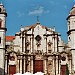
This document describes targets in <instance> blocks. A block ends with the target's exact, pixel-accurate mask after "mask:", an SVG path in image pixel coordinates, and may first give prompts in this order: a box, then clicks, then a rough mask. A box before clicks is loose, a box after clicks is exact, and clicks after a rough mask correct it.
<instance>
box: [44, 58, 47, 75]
mask: <svg viewBox="0 0 75 75" xmlns="http://www.w3.org/2000/svg"><path fill="white" fill-rule="evenodd" d="M44 72H45V74H47V58H46V57H45V59H44Z"/></svg>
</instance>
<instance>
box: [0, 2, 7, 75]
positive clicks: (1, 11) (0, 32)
mask: <svg viewBox="0 0 75 75" xmlns="http://www.w3.org/2000/svg"><path fill="white" fill-rule="evenodd" d="M6 17H7V13H6V10H5V8H4V6H3V4H2V3H0V69H2V70H4V57H5V36H6V30H7V29H6ZM0 75H1V73H0Z"/></svg>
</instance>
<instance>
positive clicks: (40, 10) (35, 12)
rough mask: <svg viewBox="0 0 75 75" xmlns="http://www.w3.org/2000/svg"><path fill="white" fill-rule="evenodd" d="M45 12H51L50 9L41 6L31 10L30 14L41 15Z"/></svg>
mask: <svg viewBox="0 0 75 75" xmlns="http://www.w3.org/2000/svg"><path fill="white" fill-rule="evenodd" d="M43 13H49V10H45V9H44V7H42V6H40V7H39V8H36V9H34V10H32V11H30V12H29V15H41V14H43Z"/></svg>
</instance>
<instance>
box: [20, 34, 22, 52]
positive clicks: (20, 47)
mask: <svg viewBox="0 0 75 75" xmlns="http://www.w3.org/2000/svg"><path fill="white" fill-rule="evenodd" d="M20 37H21V42H20V51H22V33H21V36H20Z"/></svg>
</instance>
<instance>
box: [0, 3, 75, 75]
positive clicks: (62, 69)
mask: <svg viewBox="0 0 75 75" xmlns="http://www.w3.org/2000/svg"><path fill="white" fill-rule="evenodd" d="M6 16H7V13H6V11H5V8H4V6H3V4H0V54H1V60H2V61H0V64H1V65H0V68H1V69H2V71H1V70H0V72H1V74H0V75H7V74H8V75H13V74H15V73H22V74H23V73H25V72H31V73H36V72H43V73H44V74H45V75H65V74H66V75H74V74H75V60H74V59H75V56H74V54H75V6H73V8H72V9H71V11H70V14H69V16H68V17H67V22H68V32H67V34H68V44H65V42H64V41H62V39H61V34H60V33H58V32H56V30H55V28H48V27H46V26H43V25H42V24H41V23H40V22H38V21H37V22H36V23H35V24H34V25H30V26H26V27H23V26H21V28H20V31H19V32H17V33H16V34H15V36H6ZM5 37H6V39H5Z"/></svg>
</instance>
